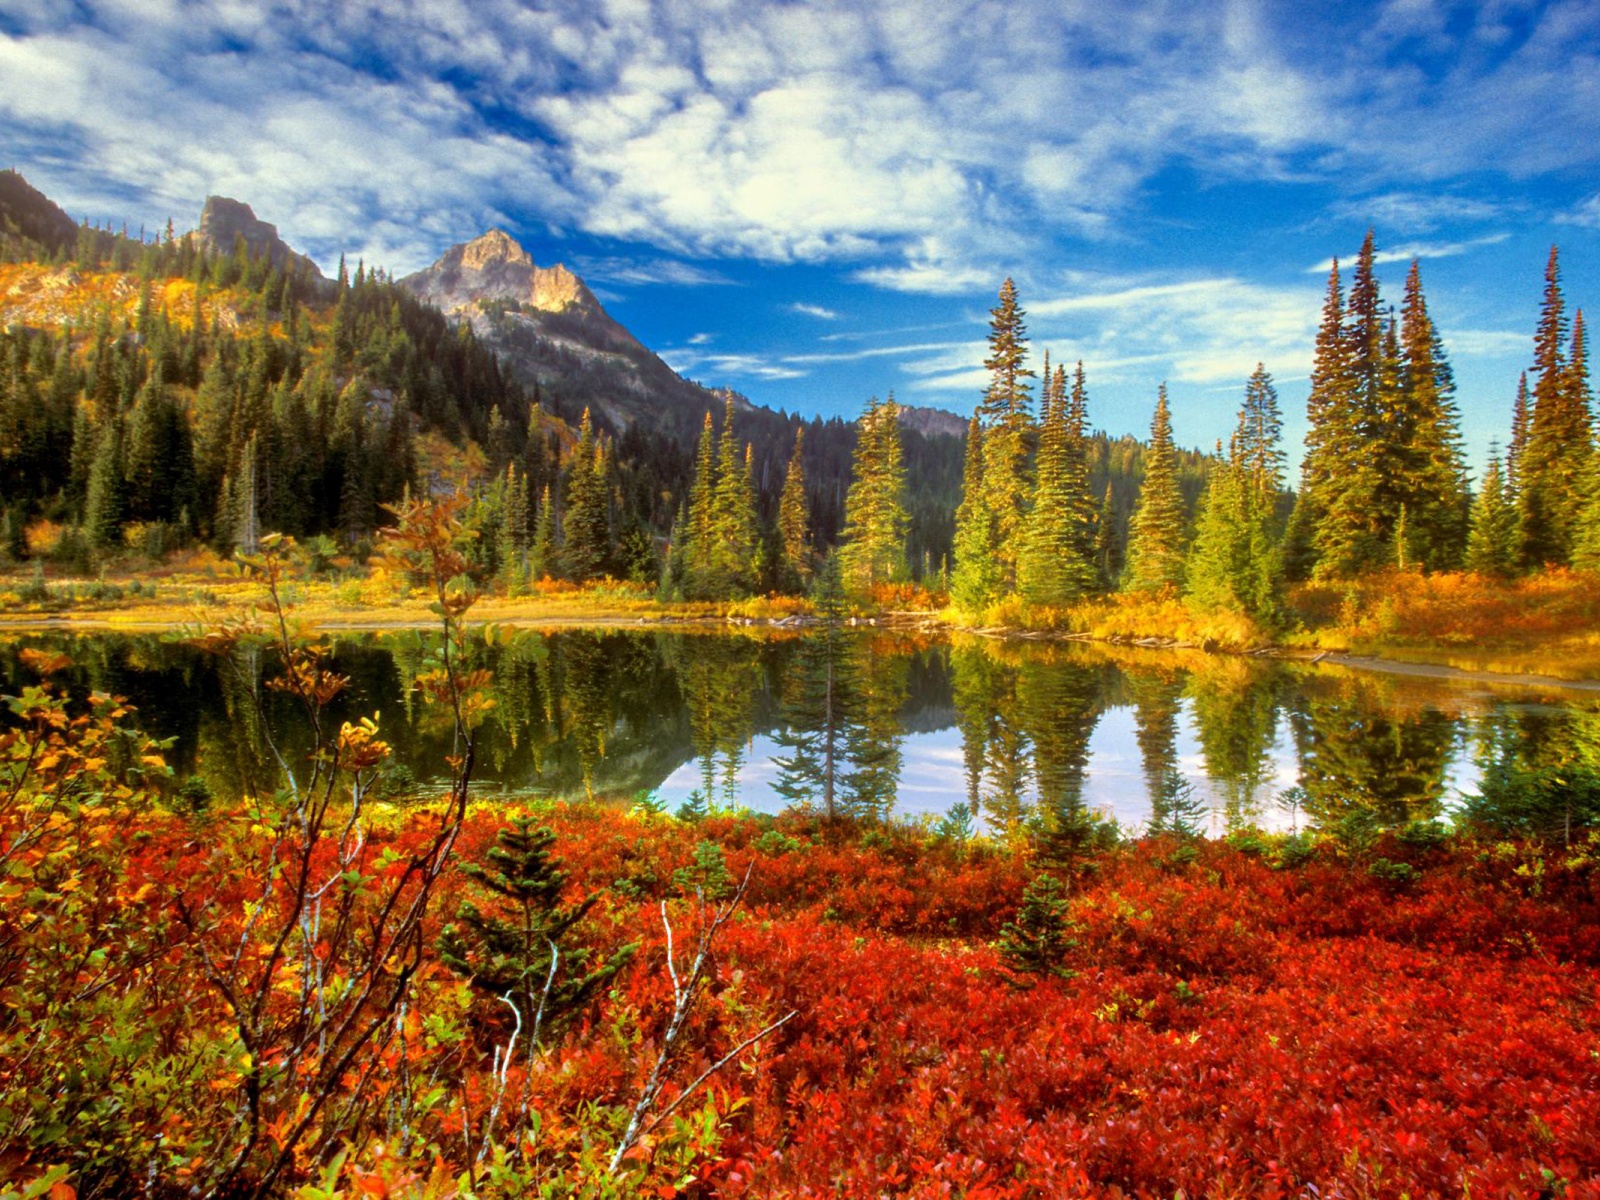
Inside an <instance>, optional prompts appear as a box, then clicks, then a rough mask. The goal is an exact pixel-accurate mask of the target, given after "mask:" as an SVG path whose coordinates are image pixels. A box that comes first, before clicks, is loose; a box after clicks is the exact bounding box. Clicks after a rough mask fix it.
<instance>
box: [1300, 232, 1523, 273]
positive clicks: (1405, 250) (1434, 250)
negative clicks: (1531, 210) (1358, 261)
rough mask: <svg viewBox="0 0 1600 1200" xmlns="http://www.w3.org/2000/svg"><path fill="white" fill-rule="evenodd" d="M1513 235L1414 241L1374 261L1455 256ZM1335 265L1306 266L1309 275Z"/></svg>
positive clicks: (1329, 261) (1375, 255)
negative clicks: (1457, 239)
mask: <svg viewBox="0 0 1600 1200" xmlns="http://www.w3.org/2000/svg"><path fill="white" fill-rule="evenodd" d="M1510 236H1511V235H1510V234H1509V233H1491V234H1487V235H1485V236H1484V237H1477V238H1469V239H1467V240H1466V241H1461V242H1412V243H1411V244H1409V245H1405V246H1397V247H1396V248H1395V249H1393V250H1378V251H1375V252H1374V253H1373V255H1372V261H1373V263H1374V264H1376V265H1378V266H1382V265H1384V264H1385V263H1397V262H1410V261H1411V260H1412V259H1414V258H1455V257H1456V256H1457V255H1461V254H1470V253H1471V252H1472V251H1474V250H1480V249H1482V248H1483V247H1484V246H1498V245H1499V244H1500V243H1501V242H1503V241H1505V240H1506V239H1507V238H1509V237H1510ZM1355 258H1356V256H1355V255H1354V254H1352V255H1350V256H1349V257H1348V258H1345V259H1343V260H1342V261H1343V262H1344V263H1345V264H1346V265H1347V266H1348V265H1349V264H1350V263H1352V262H1354V261H1355ZM1332 267H1333V259H1331V258H1325V259H1323V260H1322V261H1321V262H1319V263H1316V264H1315V265H1313V266H1309V267H1307V268H1306V274H1308V275H1326V274H1327V273H1328V272H1329V270H1331V269H1332Z"/></svg>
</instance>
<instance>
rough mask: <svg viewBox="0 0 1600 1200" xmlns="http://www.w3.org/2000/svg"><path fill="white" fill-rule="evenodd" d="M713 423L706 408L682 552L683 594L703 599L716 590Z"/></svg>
mask: <svg viewBox="0 0 1600 1200" xmlns="http://www.w3.org/2000/svg"><path fill="white" fill-rule="evenodd" d="M719 449H720V447H719V446H718V438H717V431H716V426H715V425H714V424H713V422H712V418H711V412H710V410H709V409H708V410H707V411H706V418H705V424H704V425H703V426H702V428H701V431H700V442H699V445H698V446H697V447H696V449H695V459H694V479H693V482H692V483H691V484H690V486H689V512H688V522H687V529H686V531H685V537H684V551H683V564H684V567H683V587H684V595H686V596H688V597H689V598H691V599H705V598H707V597H710V596H714V595H716V594H717V592H718V587H717V579H716V517H717V513H716V486H717V459H718V457H719V454H718V451H719Z"/></svg>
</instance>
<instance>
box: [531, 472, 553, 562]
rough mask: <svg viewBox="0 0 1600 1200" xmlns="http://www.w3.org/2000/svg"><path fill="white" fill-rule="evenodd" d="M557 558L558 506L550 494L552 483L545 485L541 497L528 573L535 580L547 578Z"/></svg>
mask: <svg viewBox="0 0 1600 1200" xmlns="http://www.w3.org/2000/svg"><path fill="white" fill-rule="evenodd" d="M555 558H556V508H555V503H554V501H553V500H552V499H551V496H550V485H549V484H548V483H547V484H545V485H544V494H543V495H541V496H540V497H539V515H538V517H537V518H536V519H535V521H534V532H533V543H532V545H530V546H529V547H528V575H529V577H530V578H532V579H534V580H539V579H545V578H547V577H548V576H549V575H550V573H551V570H552V568H553V567H554V566H555Z"/></svg>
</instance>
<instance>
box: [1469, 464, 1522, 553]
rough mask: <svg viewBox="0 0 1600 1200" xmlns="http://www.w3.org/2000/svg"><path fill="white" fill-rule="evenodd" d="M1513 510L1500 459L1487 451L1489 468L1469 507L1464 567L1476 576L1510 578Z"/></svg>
mask: <svg viewBox="0 0 1600 1200" xmlns="http://www.w3.org/2000/svg"><path fill="white" fill-rule="evenodd" d="M1517 559H1518V547H1517V510H1516V507H1515V505H1514V504H1513V503H1512V499H1511V496H1510V495H1509V489H1508V488H1507V486H1506V480H1505V476H1504V474H1503V473H1502V471H1501V468H1500V456H1499V454H1498V453H1496V451H1495V450H1494V448H1493V447H1491V448H1490V451H1489V469H1488V470H1487V471H1485V472H1484V476H1483V484H1482V486H1481V487H1480V488H1479V489H1478V496H1477V499H1476V500H1475V501H1474V502H1473V505H1472V527H1471V531H1470V532H1469V533H1468V535H1467V554H1466V564H1465V565H1466V568H1467V570H1469V571H1476V572H1478V573H1479V574H1480V575H1500V576H1505V575H1510V574H1512V573H1513V572H1514V571H1515V570H1516V567H1517Z"/></svg>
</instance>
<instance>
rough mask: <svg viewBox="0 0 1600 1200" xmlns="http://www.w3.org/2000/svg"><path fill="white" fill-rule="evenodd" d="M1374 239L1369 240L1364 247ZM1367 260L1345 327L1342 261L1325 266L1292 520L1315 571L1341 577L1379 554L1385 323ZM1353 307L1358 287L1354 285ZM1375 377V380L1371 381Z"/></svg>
mask: <svg viewBox="0 0 1600 1200" xmlns="http://www.w3.org/2000/svg"><path fill="white" fill-rule="evenodd" d="M1367 251H1370V246H1367V247H1364V252H1367ZM1365 256H1366V258H1367V259H1368V260H1369V261H1367V262H1366V263H1365V264H1364V265H1362V266H1360V267H1358V273H1357V276H1358V279H1359V281H1360V285H1361V295H1362V302H1361V305H1360V312H1361V321H1360V322H1359V324H1358V323H1356V322H1354V321H1352V322H1351V325H1350V327H1349V328H1347V327H1346V322H1345V313H1344V304H1343V300H1342V297H1341V285H1340V279H1339V263H1338V260H1337V259H1335V260H1334V263H1333V267H1332V269H1331V270H1330V271H1329V272H1328V292H1327V297H1326V299H1325V300H1324V302H1323V307H1322V322H1321V324H1320V325H1319V326H1318V328H1317V340H1316V346H1315V349H1314V352H1313V356H1312V365H1311V395H1310V397H1309V398H1308V400H1307V402H1306V417H1307V421H1308V429H1307V432H1306V454H1305V461H1304V464H1303V466H1302V468H1301V477H1300V495H1299V497H1298V500H1297V505H1296V508H1297V511H1296V513H1295V514H1294V521H1293V522H1292V524H1293V525H1295V526H1297V527H1298V529H1303V530H1305V531H1307V533H1308V538H1307V541H1308V543H1309V548H1310V553H1309V555H1307V556H1306V557H1309V558H1310V559H1311V560H1312V563H1313V567H1312V572H1313V573H1314V574H1315V575H1317V576H1319V577H1329V576H1332V577H1343V576H1348V575H1350V574H1353V573H1354V572H1355V571H1357V570H1359V569H1361V567H1363V566H1365V565H1368V564H1370V563H1373V562H1375V561H1377V559H1378V558H1379V557H1380V555H1381V544H1380V543H1379V540H1378V538H1377V537H1376V535H1375V531H1374V520H1375V516H1376V511H1377V503H1378V497H1377V477H1376V472H1377V470H1378V464H1377V463H1376V462H1375V461H1374V460H1373V458H1372V455H1371V452H1370V445H1369V436H1370V432H1371V428H1370V421H1369V420H1368V419H1367V418H1366V416H1365V412H1366V407H1365V406H1366V398H1367V397H1368V395H1369V393H1375V392H1376V389H1377V378H1378V358H1379V353H1380V350H1381V340H1380V341H1379V342H1375V341H1374V339H1381V330H1379V329H1378V328H1377V324H1376V316H1375V307H1376V303H1377V291H1376V289H1377V280H1376V277H1375V276H1374V275H1373V274H1372V269H1371V263H1370V257H1371V255H1370V253H1366V254H1365ZM1351 292H1352V297H1351V307H1352V309H1355V308H1357V305H1356V302H1355V293H1356V288H1355V287H1352V289H1351ZM1369 384H1370V387H1369Z"/></svg>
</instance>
